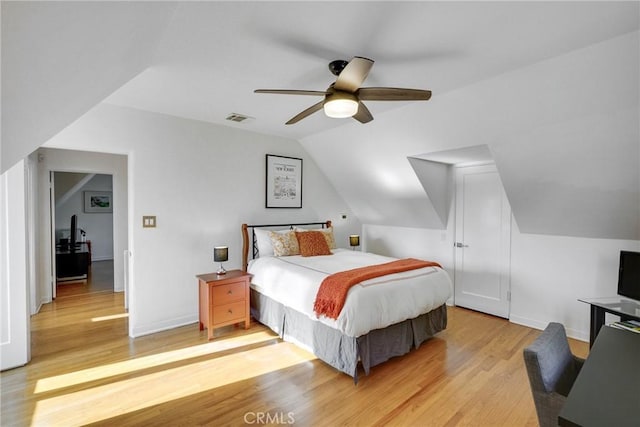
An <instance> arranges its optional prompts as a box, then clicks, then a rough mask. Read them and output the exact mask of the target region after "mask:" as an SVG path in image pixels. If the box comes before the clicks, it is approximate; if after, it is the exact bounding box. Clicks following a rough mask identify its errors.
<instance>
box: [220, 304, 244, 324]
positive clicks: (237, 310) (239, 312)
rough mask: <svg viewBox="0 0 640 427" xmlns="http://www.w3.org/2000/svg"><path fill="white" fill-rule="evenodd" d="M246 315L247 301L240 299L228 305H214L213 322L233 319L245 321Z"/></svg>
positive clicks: (224, 321)
mask: <svg viewBox="0 0 640 427" xmlns="http://www.w3.org/2000/svg"><path fill="white" fill-rule="evenodd" d="M245 315H246V304H245V301H244V300H242V301H238V302H234V303H231V304H226V305H218V306H215V307H213V324H214V325H217V324H220V323H226V322H231V321H233V320H237V321H239V322H240V321H243V320H244V319H245Z"/></svg>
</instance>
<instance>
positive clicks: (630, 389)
mask: <svg viewBox="0 0 640 427" xmlns="http://www.w3.org/2000/svg"><path fill="white" fill-rule="evenodd" d="M638 361H640V334H637V333H635V332H631V331H625V330H621V329H616V328H612V327H609V326H605V327H603V328H602V329H601V330H600V333H599V334H598V337H597V339H596V341H595V343H594V344H593V347H592V348H591V351H590V352H589V357H587V360H586V361H585V362H584V365H583V366H582V369H581V370H580V374H579V375H578V378H576V381H575V383H574V384H573V387H572V388H571V391H570V392H569V395H568V396H567V401H566V402H565V404H564V407H563V408H562V410H561V411H560V415H559V417H558V423H559V424H560V425H561V426H584V427H588V426H616V427H624V426H637V425H638V420H640V397H639V396H640V368H639V367H638Z"/></svg>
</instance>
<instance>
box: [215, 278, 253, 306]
mask: <svg viewBox="0 0 640 427" xmlns="http://www.w3.org/2000/svg"><path fill="white" fill-rule="evenodd" d="M212 297H213V300H212V301H211V302H212V304H213V305H224V304H228V303H230V302H232V301H238V300H243V299H244V298H245V282H244V281H242V282H234V283H229V284H227V285H220V286H214V287H213V292H212Z"/></svg>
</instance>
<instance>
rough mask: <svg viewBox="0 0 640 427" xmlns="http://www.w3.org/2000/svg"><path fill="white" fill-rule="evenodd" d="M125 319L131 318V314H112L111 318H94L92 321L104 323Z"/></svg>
mask: <svg viewBox="0 0 640 427" xmlns="http://www.w3.org/2000/svg"><path fill="white" fill-rule="evenodd" d="M124 317H129V313H120V314H112V315H111V316H100V317H92V318H91V321H92V322H104V321H105V320H114V319H122V318H124Z"/></svg>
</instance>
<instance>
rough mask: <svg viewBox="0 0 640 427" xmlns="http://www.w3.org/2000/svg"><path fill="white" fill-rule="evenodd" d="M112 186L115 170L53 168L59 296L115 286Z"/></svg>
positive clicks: (54, 260)
mask: <svg viewBox="0 0 640 427" xmlns="http://www.w3.org/2000/svg"><path fill="white" fill-rule="evenodd" d="M112 190H113V177H112V175H109V174H96V173H77V172H51V205H52V206H51V216H52V218H51V225H52V230H51V236H52V242H53V243H54V248H52V249H53V250H52V253H53V254H54V256H53V257H52V272H53V277H55V280H53V281H52V282H53V283H52V285H53V289H52V296H53V298H56V297H59V296H70V295H78V294H82V293H92V292H106V291H108V292H113V291H114V269H113V256H114V252H113V246H114V244H113V242H114V235H113V234H114V233H113V209H112V206H113V197H112V193H113V192H112ZM95 195H99V196H100V199H99V202H100V203H98V204H96V203H91V202H92V201H93V200H94V199H95V200H98V199H96V198H95ZM76 242H77V243H76Z"/></svg>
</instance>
